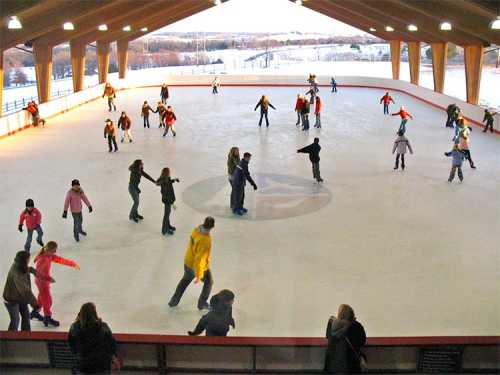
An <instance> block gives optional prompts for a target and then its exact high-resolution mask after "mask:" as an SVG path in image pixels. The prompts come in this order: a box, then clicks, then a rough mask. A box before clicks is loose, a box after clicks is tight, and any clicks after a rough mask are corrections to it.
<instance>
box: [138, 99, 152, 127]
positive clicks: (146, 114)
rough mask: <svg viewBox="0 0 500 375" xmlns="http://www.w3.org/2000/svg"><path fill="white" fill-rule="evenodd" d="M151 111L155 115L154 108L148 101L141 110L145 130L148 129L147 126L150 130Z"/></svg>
mask: <svg viewBox="0 0 500 375" xmlns="http://www.w3.org/2000/svg"><path fill="white" fill-rule="evenodd" d="M150 111H151V112H153V113H155V111H154V110H153V108H151V106H150V105H149V104H148V102H147V100H146V101H144V104H143V105H142V108H141V116H142V119H143V121H144V128H146V126H147V127H148V129H149V112H150Z"/></svg>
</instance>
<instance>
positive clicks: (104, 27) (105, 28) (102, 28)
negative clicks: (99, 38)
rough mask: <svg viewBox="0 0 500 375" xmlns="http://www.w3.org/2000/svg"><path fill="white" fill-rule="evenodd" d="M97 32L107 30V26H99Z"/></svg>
mask: <svg viewBox="0 0 500 375" xmlns="http://www.w3.org/2000/svg"><path fill="white" fill-rule="evenodd" d="M97 29H98V30H99V31H106V30H107V29H108V25H105V24H103V25H99V27H98V28H97Z"/></svg>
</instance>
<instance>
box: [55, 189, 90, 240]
mask: <svg viewBox="0 0 500 375" xmlns="http://www.w3.org/2000/svg"><path fill="white" fill-rule="evenodd" d="M82 201H83V202H85V204H86V205H87V207H88V208H89V212H92V205H91V204H90V202H89V200H88V198H87V196H86V195H85V193H84V192H83V190H82V188H81V187H80V181H78V180H73V181H71V189H69V191H68V192H67V193H66V199H65V201H64V212H63V214H62V217H63V219H66V218H67V217H68V208H69V209H70V210H71V215H73V236H74V237H75V241H76V242H80V234H82V235H84V236H86V235H87V232H85V231H84V230H83V228H82V223H83V216H82Z"/></svg>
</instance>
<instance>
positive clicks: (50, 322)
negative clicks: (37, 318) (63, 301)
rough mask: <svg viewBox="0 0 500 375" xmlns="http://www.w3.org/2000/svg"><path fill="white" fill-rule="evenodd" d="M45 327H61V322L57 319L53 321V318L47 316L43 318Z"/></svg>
mask: <svg viewBox="0 0 500 375" xmlns="http://www.w3.org/2000/svg"><path fill="white" fill-rule="evenodd" d="M43 325H44V326H45V327H48V326H49V325H50V326H53V327H59V322H58V321H57V320H55V319H52V317H51V316H45V317H44V318H43Z"/></svg>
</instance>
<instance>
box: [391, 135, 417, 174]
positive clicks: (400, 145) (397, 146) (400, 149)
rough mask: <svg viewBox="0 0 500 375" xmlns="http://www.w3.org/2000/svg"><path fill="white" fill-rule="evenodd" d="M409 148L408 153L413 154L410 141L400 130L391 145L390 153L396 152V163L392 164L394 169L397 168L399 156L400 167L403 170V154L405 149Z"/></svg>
mask: <svg viewBox="0 0 500 375" xmlns="http://www.w3.org/2000/svg"><path fill="white" fill-rule="evenodd" d="M407 148H408V150H410V154H413V149H412V148H411V145H410V141H409V140H408V139H407V138H406V137H405V136H404V133H403V132H402V131H399V132H398V136H397V138H396V140H395V141H394V146H393V147H392V153H393V154H394V153H395V152H396V150H397V154H396V164H395V165H394V170H396V169H398V168H399V158H400V157H401V169H402V170H403V171H404V170H405V154H406V149H407Z"/></svg>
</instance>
